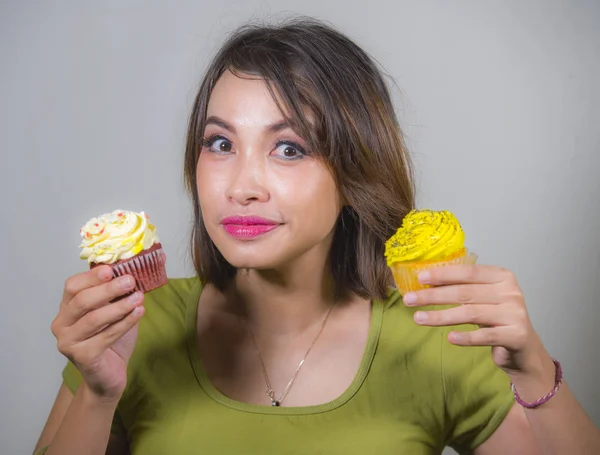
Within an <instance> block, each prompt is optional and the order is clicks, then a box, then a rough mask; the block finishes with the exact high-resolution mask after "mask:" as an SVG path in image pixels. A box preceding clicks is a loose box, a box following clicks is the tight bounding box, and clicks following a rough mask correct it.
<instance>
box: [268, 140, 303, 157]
mask: <svg viewBox="0 0 600 455" xmlns="http://www.w3.org/2000/svg"><path fill="white" fill-rule="evenodd" d="M276 147H277V148H276V149H275V150H274V152H275V156H276V157H277V158H279V159H282V160H288V161H292V160H300V159H302V158H304V157H305V156H306V155H307V153H306V151H305V150H304V149H303V148H302V147H301V146H300V144H296V143H295V142H291V141H280V142H278V143H277V146H276Z"/></svg>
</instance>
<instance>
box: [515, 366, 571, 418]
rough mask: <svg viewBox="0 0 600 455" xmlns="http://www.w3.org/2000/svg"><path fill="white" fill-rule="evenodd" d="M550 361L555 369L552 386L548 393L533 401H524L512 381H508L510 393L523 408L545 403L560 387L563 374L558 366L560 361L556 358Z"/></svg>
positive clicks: (535, 406)
mask: <svg viewBox="0 0 600 455" xmlns="http://www.w3.org/2000/svg"><path fill="white" fill-rule="evenodd" d="M552 362H554V370H555V376H554V388H553V389H552V390H551V391H550V392H549V393H547V394H546V395H544V396H543V397H542V398H540V399H538V400H535V401H534V402H533V403H527V402H526V401H523V400H522V399H521V397H520V396H519V394H518V393H517V389H516V388H515V385H514V384H513V383H512V381H510V389H511V390H512V393H513V395H514V396H515V400H517V403H519V404H520V405H521V406H523V407H524V408H527V409H533V408H537V407H538V406H540V405H542V404H544V403H546V402H547V401H548V400H550V398H552V397H553V396H554V395H556V392H558V389H560V386H561V385H562V383H563V375H562V368H561V367H560V362H559V361H558V360H556V359H552Z"/></svg>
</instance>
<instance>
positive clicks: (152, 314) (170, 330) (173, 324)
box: [136, 277, 202, 351]
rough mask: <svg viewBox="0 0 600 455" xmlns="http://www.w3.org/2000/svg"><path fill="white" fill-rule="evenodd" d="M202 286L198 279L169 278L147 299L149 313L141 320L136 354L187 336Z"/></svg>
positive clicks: (145, 299) (145, 300) (148, 295)
mask: <svg viewBox="0 0 600 455" xmlns="http://www.w3.org/2000/svg"><path fill="white" fill-rule="evenodd" d="M201 289H202V284H201V282H200V280H199V279H198V278H196V277H194V278H175V279H169V281H168V283H167V284H166V285H164V286H161V287H160V288H157V289H155V290H153V291H150V292H148V293H146V294H145V296H144V308H145V310H146V311H145V313H144V316H143V318H142V320H141V321H140V326H139V335H138V341H137V346H136V351H138V350H143V349H144V347H145V346H148V345H153V344H156V343H160V344H164V343H165V342H167V341H169V340H173V341H174V340H175V339H176V338H180V337H182V336H184V334H185V332H186V331H187V329H188V325H189V324H188V323H189V319H190V317H191V313H192V312H195V309H196V307H197V303H198V298H199V295H200V291H201Z"/></svg>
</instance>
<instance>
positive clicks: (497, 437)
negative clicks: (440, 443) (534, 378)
mask: <svg viewBox="0 0 600 455" xmlns="http://www.w3.org/2000/svg"><path fill="white" fill-rule="evenodd" d="M524 390H525V389H524ZM544 393H545V392H542V393H538V395H539V396H542V395H543V394H544ZM505 453H510V454H515V455H520V454H523V455H525V454H527V455H529V454H531V455H538V454H565V453H573V454H576V453H577V454H579V453H581V454H586V453H590V454H591V453H600V431H599V430H598V428H596V427H595V426H594V424H593V423H592V421H591V420H590V419H589V418H588V416H587V415H586V414H585V412H584V411H583V409H582V408H581V406H580V405H579V403H578V402H577V400H576V399H575V397H574V396H573V394H572V393H571V390H570V389H569V387H568V385H567V384H563V386H562V387H561V389H560V390H559V392H558V393H557V394H556V396H554V397H553V398H552V399H551V400H550V401H549V402H547V403H545V404H544V405H543V406H540V407H539V408H536V409H524V408H522V407H521V406H519V405H515V406H514V407H513V408H512V409H511V411H510V412H509V414H508V415H507V416H506V418H505V419H504V421H503V422H502V424H501V425H500V426H499V427H498V429H497V430H496V431H495V432H494V434H492V436H490V438H489V439H488V440H487V441H485V442H484V443H483V444H481V445H480V446H479V447H477V448H476V449H475V451H474V454H475V455H501V454H505Z"/></svg>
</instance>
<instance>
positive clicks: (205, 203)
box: [196, 154, 223, 209]
mask: <svg viewBox="0 0 600 455" xmlns="http://www.w3.org/2000/svg"><path fill="white" fill-rule="evenodd" d="M203 156H204V155H202V154H200V158H199V159H198V165H197V166H196V191H197V192H198V199H199V201H200V206H201V208H203V209H204V208H206V207H210V206H211V203H213V202H215V195H216V194H218V193H219V192H221V194H222V193H223V188H222V185H223V181H222V180H223V179H222V178H221V179H219V175H220V174H219V173H217V172H214V170H211V165H210V161H208V160H206V159H203Z"/></svg>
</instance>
